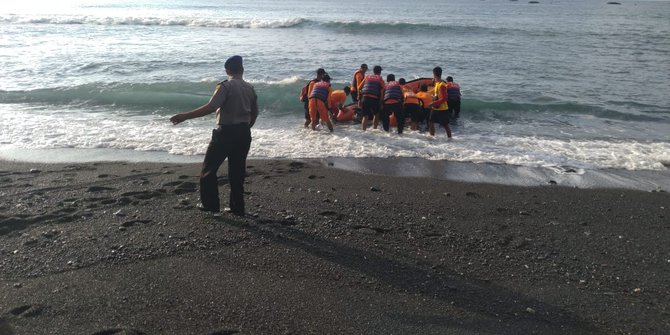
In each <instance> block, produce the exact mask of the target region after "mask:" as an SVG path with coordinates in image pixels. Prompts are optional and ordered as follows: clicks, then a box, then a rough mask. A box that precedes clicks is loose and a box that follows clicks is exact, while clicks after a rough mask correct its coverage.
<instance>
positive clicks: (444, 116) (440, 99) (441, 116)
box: [428, 66, 451, 138]
mask: <svg viewBox="0 0 670 335" xmlns="http://www.w3.org/2000/svg"><path fill="white" fill-rule="evenodd" d="M433 82H434V83H435V89H434V93H433V104H432V105H431V107H432V108H433V110H432V111H431V113H430V122H429V123H428V131H429V132H430V135H432V136H435V123H438V124H440V125H441V126H442V127H444V129H445V130H446V131H447V137H449V138H451V129H449V105H447V97H448V96H447V83H445V82H444V81H442V68H441V67H439V66H436V67H435V68H434V69H433Z"/></svg>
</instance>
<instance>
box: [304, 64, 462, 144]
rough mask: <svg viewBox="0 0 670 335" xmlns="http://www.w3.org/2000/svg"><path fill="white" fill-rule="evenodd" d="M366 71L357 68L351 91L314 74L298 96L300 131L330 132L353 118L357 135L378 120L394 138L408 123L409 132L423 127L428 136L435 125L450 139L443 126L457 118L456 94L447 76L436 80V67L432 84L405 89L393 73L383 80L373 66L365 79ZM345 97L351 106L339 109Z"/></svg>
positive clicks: (363, 66) (455, 85) (438, 75)
mask: <svg viewBox="0 0 670 335" xmlns="http://www.w3.org/2000/svg"><path fill="white" fill-rule="evenodd" d="M367 71H368V66H367V64H361V66H360V68H359V69H358V70H356V72H354V75H353V80H352V82H351V86H345V87H344V88H343V89H341V90H333V89H332V86H331V83H330V81H331V78H330V76H329V75H328V73H326V71H325V70H324V69H322V68H320V69H318V70H316V77H315V78H314V79H312V80H310V81H309V83H307V85H305V86H304V87H303V88H302V91H301V93H300V101H301V102H303V103H304V108H305V124H304V126H305V127H311V128H312V130H314V129H316V125H317V124H319V122H323V123H325V125H326V126H327V127H328V129H329V130H330V131H331V132H332V131H333V123H334V122H336V121H338V120H339V121H343V120H351V119H353V118H354V117H356V118H357V119H360V121H361V125H362V129H363V131H365V130H366V129H367V128H368V126H369V121H372V126H373V128H374V129H377V127H378V125H379V121H381V123H382V127H383V129H384V131H387V132H388V131H390V127H391V126H392V125H393V124H394V123H395V126H396V127H397V130H398V134H402V133H403V130H404V128H405V124H406V122H407V120H409V122H410V129H411V130H418V129H419V128H420V126H422V125H423V124H424V123H425V124H426V128H427V129H428V131H429V133H430V135H433V136H434V135H435V124H436V123H437V124H438V125H440V126H442V127H443V128H444V129H445V131H446V133H447V136H448V137H449V138H451V128H449V123H450V121H451V120H455V119H457V118H458V117H459V116H460V112H461V89H460V86H459V85H458V83H455V82H454V80H453V78H452V77H451V76H448V77H447V78H446V81H445V80H442V68H441V67H439V66H437V67H435V68H434V69H433V78H432V80H430V81H427V82H426V81H425V80H424V81H422V82H419V85H409V84H408V83H407V82H406V81H405V79H404V78H399V79H398V80H397V81H396V78H395V75H394V74H389V75H387V76H386V81H384V79H383V78H382V75H381V73H382V68H381V66H379V65H376V66H374V67H373V69H372V74H367V75H366V72H367ZM413 86H414V87H413ZM431 86H432V87H431ZM429 87H430V90H429ZM349 95H351V98H352V101H353V102H354V104H353V105H352V106H347V107H345V102H346V100H347V96H349ZM354 114H356V115H355V116H354Z"/></svg>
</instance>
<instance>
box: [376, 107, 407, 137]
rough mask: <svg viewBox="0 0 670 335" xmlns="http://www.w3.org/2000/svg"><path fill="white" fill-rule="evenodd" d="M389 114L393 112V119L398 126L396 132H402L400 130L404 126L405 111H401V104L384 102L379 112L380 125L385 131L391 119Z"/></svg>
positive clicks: (388, 127)
mask: <svg viewBox="0 0 670 335" xmlns="http://www.w3.org/2000/svg"><path fill="white" fill-rule="evenodd" d="M391 114H395V120H396V124H397V127H398V134H402V130H403V129H404V128H405V113H404V112H403V111H402V104H401V103H395V104H388V105H387V104H384V108H382V111H381V113H379V116H380V119H381V120H382V127H384V130H385V131H389V129H390V124H391V120H390V119H389V117H390V116H391Z"/></svg>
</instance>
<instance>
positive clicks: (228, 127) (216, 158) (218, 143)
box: [170, 56, 258, 216]
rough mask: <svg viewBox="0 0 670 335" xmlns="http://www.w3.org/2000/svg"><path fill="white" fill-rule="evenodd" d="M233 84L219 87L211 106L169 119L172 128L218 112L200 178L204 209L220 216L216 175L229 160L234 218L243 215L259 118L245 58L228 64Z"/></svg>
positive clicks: (232, 58) (232, 59)
mask: <svg viewBox="0 0 670 335" xmlns="http://www.w3.org/2000/svg"><path fill="white" fill-rule="evenodd" d="M225 68H226V74H228V77H229V79H230V80H226V81H223V82H221V83H219V84H218V85H217V86H216V90H215V91H214V94H213V95H212V98H211V99H210V100H209V102H208V103H207V104H205V105H203V106H201V107H198V108H196V109H194V110H192V111H190V112H187V113H180V114H177V115H175V116H173V117H171V118H170V121H171V122H172V123H173V124H175V125H176V124H178V123H181V122H183V121H186V120H188V119H193V118H197V117H201V116H205V115H208V114H210V113H212V112H214V111H216V123H217V125H218V128H217V129H214V130H213V132H212V140H211V141H210V142H209V146H208V147H207V153H206V154H205V160H204V162H203V164H202V172H201V174H200V201H201V202H202V206H201V209H202V210H204V211H209V212H218V211H219V208H220V203H219V189H218V182H217V177H216V171H217V170H218V169H219V166H221V164H222V163H223V161H224V160H225V159H226V158H228V180H229V183H230V208H229V209H226V211H229V212H231V213H233V214H235V215H240V216H243V215H244V176H245V170H246V161H247V155H248V154H249V147H250V146H251V127H253V125H254V123H255V122H256V118H257V117H258V103H257V96H256V91H255V90H254V87H253V86H251V84H249V83H247V82H246V81H244V79H242V74H243V73H244V67H243V66H242V57H240V56H233V57H230V58H228V60H226V63H225Z"/></svg>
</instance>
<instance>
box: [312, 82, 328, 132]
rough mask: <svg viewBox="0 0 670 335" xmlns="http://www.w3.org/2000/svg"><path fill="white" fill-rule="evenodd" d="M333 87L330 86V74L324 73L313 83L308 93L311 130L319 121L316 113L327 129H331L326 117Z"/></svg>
mask: <svg viewBox="0 0 670 335" xmlns="http://www.w3.org/2000/svg"><path fill="white" fill-rule="evenodd" d="M332 91H333V89H332V88H331V87H330V76H329V75H327V74H326V75H324V76H323V78H322V79H321V81H320V82H318V83H314V85H313V86H312V90H311V92H310V94H309V116H310V118H311V120H312V122H311V127H312V130H315V129H316V124H317V123H318V122H319V120H318V119H317V114H318V116H319V118H320V119H321V121H323V122H325V123H326V125H327V126H328V130H330V131H331V132H332V131H333V124H332V123H331V122H330V118H329V117H328V106H330V94H331V93H332Z"/></svg>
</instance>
